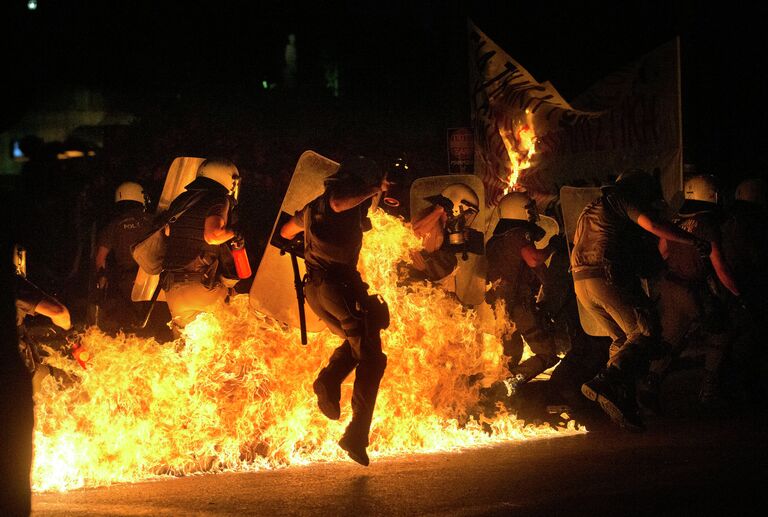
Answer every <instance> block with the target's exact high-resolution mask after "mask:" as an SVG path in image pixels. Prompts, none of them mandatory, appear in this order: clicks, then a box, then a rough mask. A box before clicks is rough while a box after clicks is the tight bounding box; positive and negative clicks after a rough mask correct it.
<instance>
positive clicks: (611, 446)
mask: <svg viewBox="0 0 768 517" xmlns="http://www.w3.org/2000/svg"><path fill="white" fill-rule="evenodd" d="M600 422H601V420H598V421H597V422H592V423H591V424H590V425H591V428H592V431H591V432H590V433H589V434H587V435H580V436H572V437H565V438H554V439H547V440H537V441H532V442H519V443H508V444H503V445H498V446H493V447H487V448H480V449H471V450H465V451H460V452H455V453H440V454H423V455H414V456H408V457H398V458H390V459H383V460H381V459H380V460H374V463H372V465H371V466H370V467H368V468H364V467H360V466H358V465H357V464H355V463H352V462H351V461H350V462H338V463H324V464H314V465H310V466H304V467H291V468H286V469H282V470H277V471H264V472H256V473H228V474H211V475H200V476H192V477H186V478H177V479H167V480H162V481H152V482H145V483H139V484H125V485H116V486H112V487H109V488H99V489H82V490H75V491H72V492H68V493H63V494H58V493H48V494H37V495H35V496H34V498H33V515H35V516H48V515H51V516H53V515H73V516H74V515H174V516H179V515H211V516H212V515H350V516H358V515H622V516H623V515H766V512H768V510H766V508H768V506H766V503H767V502H768V469H767V468H766V465H768V440H766V433H765V432H764V431H763V429H764V422H765V418H764V417H763V416H761V415H757V416H754V415H753V416H751V417H749V418H747V417H744V416H741V417H738V418H727V419H726V418H719V419H714V418H710V419H701V418H698V419H691V418H666V419H659V420H651V421H649V422H648V430H647V431H646V432H645V433H639V434H631V433H628V432H625V431H621V430H619V429H615V428H613V427H612V426H610V425H601V423H600Z"/></svg>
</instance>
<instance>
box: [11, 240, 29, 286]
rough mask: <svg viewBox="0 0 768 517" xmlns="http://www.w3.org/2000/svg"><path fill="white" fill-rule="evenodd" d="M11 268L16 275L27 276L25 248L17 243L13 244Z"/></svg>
mask: <svg viewBox="0 0 768 517" xmlns="http://www.w3.org/2000/svg"><path fill="white" fill-rule="evenodd" d="M13 268H14V269H15V270H16V274H17V275H19V276H22V277H24V278H27V250H26V248H24V246H21V245H19V244H14V245H13Z"/></svg>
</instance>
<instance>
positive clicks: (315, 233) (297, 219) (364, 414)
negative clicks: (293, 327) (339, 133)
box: [280, 157, 390, 466]
mask: <svg viewBox="0 0 768 517" xmlns="http://www.w3.org/2000/svg"><path fill="white" fill-rule="evenodd" d="M389 186H390V182H389V181H388V180H387V178H386V174H384V173H383V172H382V171H381V169H380V168H379V166H378V165H377V164H376V163H375V162H374V161H372V160H370V159H368V158H364V157H356V158H352V159H349V160H347V161H344V162H343V163H342V164H341V166H340V168H339V170H338V171H337V172H336V173H335V174H333V175H332V176H330V177H328V178H327V179H326V180H325V191H324V192H323V194H321V195H320V196H319V197H317V198H315V199H314V200H313V201H311V202H309V203H308V204H307V205H306V206H305V207H304V208H303V209H301V210H299V211H298V212H296V214H295V215H294V216H293V217H291V219H289V220H288V221H287V222H286V223H285V224H284V225H283V226H282V227H281V228H280V235H281V237H283V238H284V239H289V240H291V239H294V238H295V237H297V236H298V235H299V234H300V233H301V232H303V233H304V260H305V263H306V266H307V282H306V285H305V287H304V293H305V296H306V299H307V301H308V302H309V305H310V307H312V309H313V310H314V311H315V313H316V314H317V315H318V316H319V317H320V318H321V319H322V320H323V321H324V322H325V323H326V325H328V328H329V329H330V330H331V331H332V332H333V333H334V334H336V335H338V336H339V337H341V338H342V339H344V342H343V343H342V344H341V346H339V347H338V348H337V349H336V350H335V351H334V352H333V354H332V355H331V358H330V361H329V362H328V365H327V366H326V367H325V368H323V369H322V370H321V371H320V373H319V374H318V376H317V379H316V380H315V382H314V384H313V390H314V392H315V394H316V395H317V404H318V406H319V408H320V410H321V411H322V412H323V414H324V415H325V416H326V417H328V418H329V419H331V420H338V419H339V418H340V416H341V408H340V399H341V383H342V382H343V381H344V379H345V378H346V377H347V376H348V375H349V374H350V373H351V372H352V370H355V383H354V387H353V392H352V421H351V422H350V423H349V425H348V426H347V428H346V431H345V432H344V435H343V436H342V437H341V439H340V440H339V446H340V447H341V448H342V449H344V450H345V451H346V452H347V454H348V455H349V457H350V458H352V459H353V460H354V461H356V462H358V463H360V464H361V465H365V466H367V465H368V464H369V459H368V454H367V452H366V448H367V447H368V433H369V431H370V426H371V419H372V418H373V409H374V406H375V404H376V396H377V395H378V391H379V384H380V382H381V378H382V376H383V375H384V370H385V368H386V365H387V356H386V355H385V354H384V353H383V352H382V350H381V338H380V336H379V331H380V330H382V329H384V328H386V327H387V326H388V325H389V312H388V309H387V306H386V303H385V302H383V301H381V300H380V298H379V297H378V296H375V295H374V296H371V295H369V294H368V285H367V284H366V283H364V282H363V280H362V278H361V277H360V273H359V272H358V271H357V262H358V258H359V255H360V249H361V246H362V239H363V232H364V231H367V230H370V228H371V226H370V224H371V223H370V220H369V219H368V217H367V211H368V209H369V208H370V206H371V204H372V200H373V198H374V197H375V196H378V195H379V194H380V193H382V192H386V191H387V190H388V188H389Z"/></svg>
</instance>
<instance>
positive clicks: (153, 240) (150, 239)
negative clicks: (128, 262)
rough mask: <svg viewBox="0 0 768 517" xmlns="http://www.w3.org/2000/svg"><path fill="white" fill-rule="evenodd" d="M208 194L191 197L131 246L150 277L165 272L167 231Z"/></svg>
mask: <svg viewBox="0 0 768 517" xmlns="http://www.w3.org/2000/svg"><path fill="white" fill-rule="evenodd" d="M205 194H206V192H200V193H199V194H197V195H194V196H191V197H190V198H189V200H187V202H186V204H185V205H183V206H182V208H181V209H180V210H179V211H177V212H176V213H173V214H165V215H164V216H163V217H162V218H161V220H160V221H161V222H160V223H159V224H155V226H153V227H152V230H150V231H149V232H148V233H147V234H146V235H145V236H144V237H142V238H141V239H140V240H138V241H137V242H136V243H135V244H133V245H132V246H131V256H133V260H135V261H136V263H137V264H138V265H139V267H140V268H141V269H142V270H144V272H145V273H147V274H149V275H159V274H160V273H161V272H162V271H163V261H164V260H165V252H166V249H167V246H168V236H167V235H166V230H167V229H168V228H169V227H170V226H171V225H172V224H173V223H175V222H176V221H177V220H178V219H179V217H181V216H182V215H183V214H184V212H186V211H187V210H189V209H190V208H192V207H193V206H194V205H195V204H197V202H198V201H200V200H201V199H202V198H203V197H204V196H205Z"/></svg>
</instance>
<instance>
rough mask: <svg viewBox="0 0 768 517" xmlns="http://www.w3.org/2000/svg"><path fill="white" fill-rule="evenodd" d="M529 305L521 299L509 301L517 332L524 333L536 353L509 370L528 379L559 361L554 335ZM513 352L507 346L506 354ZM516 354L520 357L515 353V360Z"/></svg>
mask: <svg viewBox="0 0 768 517" xmlns="http://www.w3.org/2000/svg"><path fill="white" fill-rule="evenodd" d="M529 305H530V304H527V303H525V302H521V301H517V302H515V301H513V300H510V301H509V302H507V310H508V313H509V318H510V319H511V320H512V321H513V322H514V323H515V333H516V334H517V333H520V334H522V337H523V339H525V342H526V343H528V346H529V347H530V348H531V351H532V352H533V353H534V355H533V356H531V357H529V358H528V359H526V360H525V361H523V362H522V363H520V364H516V365H514V366H511V368H510V369H509V371H510V373H511V374H512V375H518V374H519V375H522V376H523V377H525V379H526V380H530V379H533V378H534V377H536V376H537V375H538V374H540V373H541V372H543V371H544V370H546V369H548V368H551V367H552V366H554V365H555V364H557V362H558V361H559V359H558V357H557V349H556V348H557V347H556V344H555V339H554V336H553V335H552V334H551V333H550V332H548V331H547V329H545V328H542V326H541V324H540V323H539V320H538V319H537V318H536V315H535V314H534V313H533V311H532V310H531V308H530V307H529ZM505 345H506V343H505ZM511 352H513V351H512V350H508V349H507V347H506V346H505V350H504V354H505V355H511ZM515 356H517V357H519V354H515V355H513V356H512V357H513V360H514V358H515Z"/></svg>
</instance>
